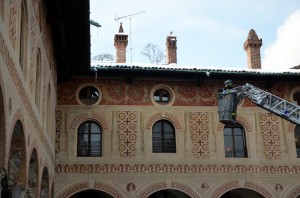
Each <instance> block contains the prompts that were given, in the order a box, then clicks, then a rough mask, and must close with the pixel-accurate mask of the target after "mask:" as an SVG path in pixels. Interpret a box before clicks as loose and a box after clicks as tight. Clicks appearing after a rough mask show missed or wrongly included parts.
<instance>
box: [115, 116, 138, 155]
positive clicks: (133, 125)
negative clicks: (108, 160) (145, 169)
mask: <svg viewBox="0 0 300 198" xmlns="http://www.w3.org/2000/svg"><path fill="white" fill-rule="evenodd" d="M137 125H138V114H137V112H130V111H120V112H118V116H117V126H118V133H119V140H120V145H119V149H120V150H119V151H120V157H122V158H134V157H135V153H136V138H137V130H138V126H137Z"/></svg>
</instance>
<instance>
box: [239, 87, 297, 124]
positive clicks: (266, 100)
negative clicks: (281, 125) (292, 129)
mask: <svg viewBox="0 0 300 198" xmlns="http://www.w3.org/2000/svg"><path fill="white" fill-rule="evenodd" d="M241 89H242V90H241V92H242V97H247V98H249V99H250V100H251V101H252V102H253V103H255V104H256V105H258V106H259V107H261V108H263V109H266V110H267V111H270V112H272V113H274V114H276V115H278V116H279V117H281V118H283V119H286V120H288V121H290V122H293V123H294V124H300V106H298V105H296V104H294V103H291V102H288V101H287V100H284V99H282V98H280V97H278V96H275V95H273V94H271V93H269V92H267V91H264V90H262V89H259V88H257V87H255V86H253V85H251V84H249V83H246V84H245V85H244V86H242V88H241Z"/></svg>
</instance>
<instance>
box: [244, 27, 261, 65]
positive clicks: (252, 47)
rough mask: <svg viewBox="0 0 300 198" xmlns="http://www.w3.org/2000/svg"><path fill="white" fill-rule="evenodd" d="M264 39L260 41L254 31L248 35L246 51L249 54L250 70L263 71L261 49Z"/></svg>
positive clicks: (245, 45)
mask: <svg viewBox="0 0 300 198" xmlns="http://www.w3.org/2000/svg"><path fill="white" fill-rule="evenodd" d="M261 46H262V39H259V38H258V36H257V34H256V33H255V31H254V30H253V29H251V30H250V31H249V33H248V37H247V40H246V41H245V43H244V50H245V51H246V52H247V62H248V68H249V69H261V58H260V47H261Z"/></svg>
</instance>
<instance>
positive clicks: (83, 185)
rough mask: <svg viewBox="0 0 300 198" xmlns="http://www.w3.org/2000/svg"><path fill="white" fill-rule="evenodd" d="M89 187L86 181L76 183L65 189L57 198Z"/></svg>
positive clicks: (63, 197) (64, 197)
mask: <svg viewBox="0 0 300 198" xmlns="http://www.w3.org/2000/svg"><path fill="white" fill-rule="evenodd" d="M88 188H89V184H88V182H82V183H79V184H76V185H74V186H71V187H70V188H69V189H68V190H67V191H65V192H64V193H63V194H61V195H59V196H57V197H58V198H67V197H70V196H71V195H73V194H75V193H76V192H79V191H82V190H86V189H88Z"/></svg>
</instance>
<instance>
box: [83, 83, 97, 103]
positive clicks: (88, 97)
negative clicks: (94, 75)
mask: <svg viewBox="0 0 300 198" xmlns="http://www.w3.org/2000/svg"><path fill="white" fill-rule="evenodd" d="M98 99H99V91H98V90H97V89H96V88H95V87H92V86H86V87H84V88H82V89H81V90H80V92H79V100H80V101H81V102H82V103H83V104H85V105H92V104H95V103H96V102H97V101H98Z"/></svg>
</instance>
